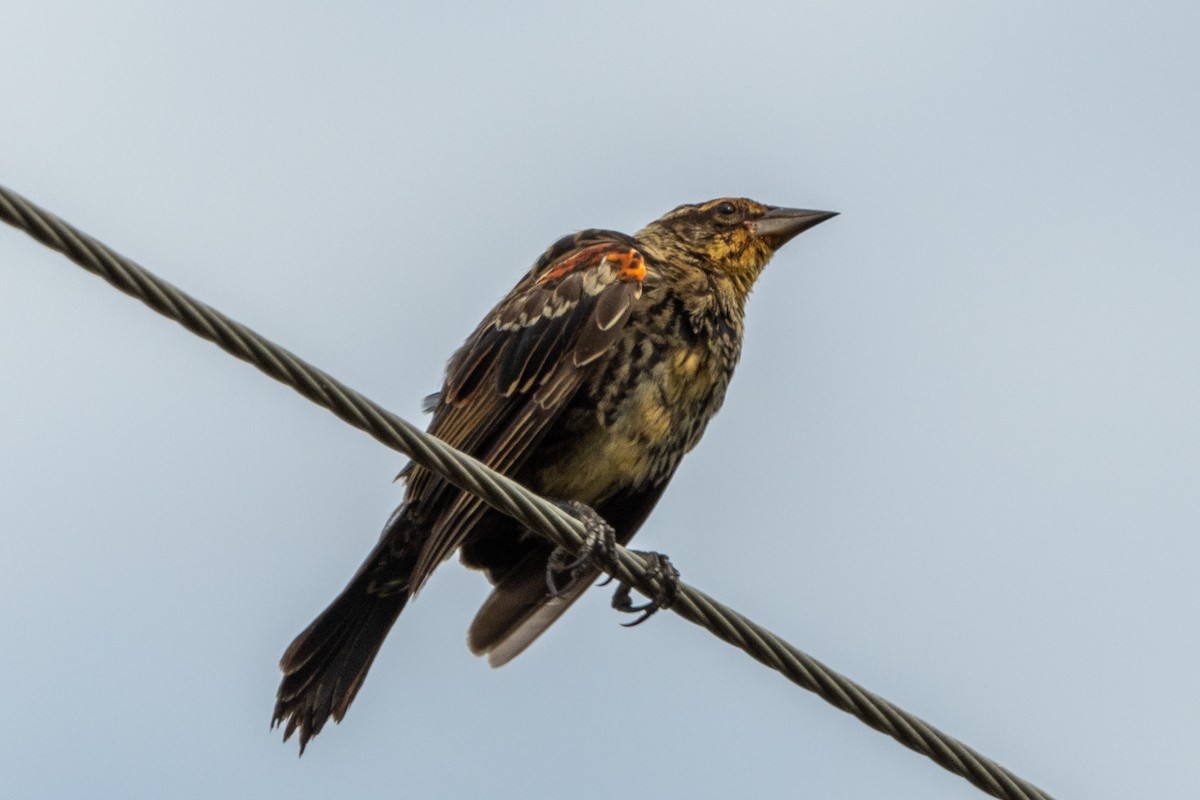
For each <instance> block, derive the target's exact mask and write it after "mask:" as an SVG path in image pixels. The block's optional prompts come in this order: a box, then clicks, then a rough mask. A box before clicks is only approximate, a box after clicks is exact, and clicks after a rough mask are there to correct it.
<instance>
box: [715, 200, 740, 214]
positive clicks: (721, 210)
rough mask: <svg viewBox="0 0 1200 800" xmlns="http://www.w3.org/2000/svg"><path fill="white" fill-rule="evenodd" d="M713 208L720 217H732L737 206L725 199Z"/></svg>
mask: <svg viewBox="0 0 1200 800" xmlns="http://www.w3.org/2000/svg"><path fill="white" fill-rule="evenodd" d="M714 210H715V211H716V212H717V213H718V214H720V215H721V216H722V217H732V216H733V215H734V214H736V213H737V206H735V205H734V204H733V203H730V202H729V201H726V202H724V203H721V204H720V205H719V206H717V207H716V209H714Z"/></svg>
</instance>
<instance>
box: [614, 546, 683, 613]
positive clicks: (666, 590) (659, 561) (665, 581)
mask: <svg viewBox="0 0 1200 800" xmlns="http://www.w3.org/2000/svg"><path fill="white" fill-rule="evenodd" d="M631 552H634V553H637V554H638V555H639V556H641V557H642V558H644V559H646V560H647V561H649V562H650V569H649V571H648V572H647V573H646V575H647V577H650V578H658V579H659V580H660V581H662V589H661V590H660V591H659V592H658V594H656V595H655V596H654V597H652V598H650V599H649V600H647V601H646V602H645V603H642V604H641V605H634V604H633V597H632V596H631V595H630V592H631V591H632V590H633V586H632V585H630V584H628V583H625V582H623V581H622V582H621V583H620V584H619V585H618V586H617V590H616V591H615V592H613V597H612V607H613V608H615V609H616V610H617V611H621V612H623V613H626V614H637V613H641V616H640V617H638V618H637V619H635V620H634V621H633V622H622V623H621V625H622V626H623V627H626V628H632V627H633V626H634V625H641V624H642V623H643V622H645V621H646V620H648V619H650V617H652V616H653V615H654V612H656V611H658V610H659V609H660V608H670V607H671V604H672V603H674V602H675V598H676V597H678V596H679V570H677V569H675V565H674V564H672V563H671V559H669V558H667V557H666V556H665V555H663V554H662V553H655V552H650V551H643V550H633V551H631ZM609 580H611V578H610V579H609ZM607 582H608V581H605V583H607Z"/></svg>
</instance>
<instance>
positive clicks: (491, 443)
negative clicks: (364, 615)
mask: <svg viewBox="0 0 1200 800" xmlns="http://www.w3.org/2000/svg"><path fill="white" fill-rule="evenodd" d="M634 244H635V243H634V241H633V240H632V239H631V238H629V237H627V236H624V235H622V234H615V233H608V232H600V231H585V232H583V233H580V234H576V235H575V236H574V237H569V238H568V239H564V240H562V241H560V242H559V243H558V244H556V245H555V246H554V247H552V248H551V249H550V250H548V251H547V253H546V255H544V256H543V257H542V258H541V259H540V260H539V261H538V263H537V264H535V265H534V268H533V269H532V270H531V271H530V272H529V274H527V275H526V276H525V278H524V279H522V281H521V282H520V283H518V284H517V286H516V287H515V288H514V289H513V291H512V292H510V293H509V295H508V296H507V297H506V298H505V299H504V300H503V301H501V303H500V304H499V305H498V306H497V307H496V308H495V309H494V310H493V312H492V313H491V314H490V315H488V317H487V318H486V319H485V320H484V321H483V323H482V324H480V326H479V328H478V329H476V331H475V333H473V334H472V335H471V337H470V338H469V339H468V340H467V342H466V344H464V345H463V347H462V348H461V349H460V350H459V351H458V352H457V353H455V355H454V357H453V358H452V359H451V360H450V364H449V366H448V367H447V374H446V383H445V385H444V387H443V389H442V391H441V395H440V398H439V399H438V404H437V407H436V409H435V411H434V417H433V420H432V422H431V423H430V426H429V432H430V433H431V434H433V435H434V436H437V437H438V438H439V439H442V440H443V441H445V442H447V443H448V444H451V445H453V446H455V447H457V448H459V449H460V450H464V451H466V452H467V453H470V454H471V455H474V456H475V457H476V458H479V459H480V460H481V461H483V462H484V463H485V464H487V465H488V466H490V467H492V468H493V469H496V470H498V471H500V472H503V473H506V474H511V473H512V472H513V471H515V470H516V469H517V468H518V467H519V466H520V465H521V464H522V463H523V462H524V460H525V458H526V457H527V456H528V454H529V452H530V450H531V449H532V448H533V447H534V446H535V445H536V444H537V443H538V442H539V441H540V440H541V438H542V436H543V435H544V433H545V432H546V430H547V428H548V426H549V425H550V424H551V423H552V422H553V421H554V420H555V419H556V418H557V417H558V415H559V414H560V413H561V411H562V410H563V409H564V408H565V407H566V405H567V403H568V402H569V401H570V399H571V397H572V396H573V395H574V393H575V391H576V390H577V389H578V388H579V386H580V384H581V383H582V382H583V381H584V379H585V378H586V377H587V376H588V375H589V374H590V372H591V371H592V370H593V369H594V368H595V366H596V364H597V362H598V361H599V360H600V357H601V356H602V355H603V354H604V353H605V352H606V351H607V350H608V349H609V348H610V347H611V346H612V345H613V343H614V342H615V341H616V340H617V338H618V337H619V336H620V334H621V330H622V329H623V328H624V326H625V323H626V321H627V320H628V319H629V315H630V312H631V311H632V309H633V305H634V303H635V302H636V301H637V300H638V298H639V297H641V294H642V281H643V280H644V278H645V274H646V268H645V262H644V259H643V257H642V255H641V253H639V252H638V250H637V249H636V247H635V246H634ZM443 491H445V484H444V482H443V481H442V480H441V479H439V478H436V477H435V476H433V475H432V474H431V473H428V472H426V471H424V470H422V469H421V468H416V469H414V470H413V472H412V475H410V476H409V492H408V496H407V501H408V502H409V503H410V505H411V504H418V505H419V504H420V503H421V502H422V500H432V499H433V498H434V497H435V496H438V495H440V494H441V493H442V492H443ZM484 508H485V506H484V505H483V503H482V501H480V500H478V499H476V498H474V497H472V496H471V495H468V494H466V493H461V494H459V495H458V496H457V497H456V498H455V499H454V500H453V501H452V502H451V503H450V505H449V506H448V507H446V508H445V509H444V510H442V511H440V513H439V514H438V515H437V518H436V520H432V521H431V522H432V525H431V528H430V531H429V535H428V538H427V539H426V541H425V542H424V543H423V545H422V546H421V552H420V555H419V557H418V560H417V566H416V568H415V570H414V571H413V575H412V580H411V586H412V587H413V588H414V589H415V588H417V587H419V586H421V584H422V583H424V581H425V579H426V578H427V577H428V576H429V574H430V573H431V572H432V571H433V570H434V568H435V567H437V565H438V564H440V563H441V562H442V561H443V560H445V559H446V558H447V557H448V556H449V555H450V554H451V553H452V552H454V550H455V549H456V548H457V547H458V546H459V545H460V544H462V541H463V538H464V537H465V536H466V535H467V534H468V533H469V532H470V530H471V528H472V526H473V525H474V523H475V521H476V520H477V519H478V517H479V515H480V514H481V513H482V511H483V509H484Z"/></svg>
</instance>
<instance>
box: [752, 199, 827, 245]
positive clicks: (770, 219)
mask: <svg viewBox="0 0 1200 800" xmlns="http://www.w3.org/2000/svg"><path fill="white" fill-rule="evenodd" d="M837 215H838V212H836V211H807V210H805V209H801V208H772V209H771V210H770V211H768V212H767V213H766V214H763V215H762V216H761V217H759V218H758V219H757V220H755V221H754V222H751V223H750V231H751V232H752V233H753V234H754V235H755V236H757V237H758V238H760V239H765V240H766V242H767V244H769V245H770V246H771V248H772V249H773V250H777V249H779V248H780V247H783V246H784V245H785V244H787V243H788V242H789V241H791V240H792V239H793V238H795V237H796V236H798V235H799V234H801V233H803V232H804V231H806V230H808V229H809V228H811V227H813V226H814V225H820V224H821V223H822V222H824V221H825V220H827V219H833V218H834V217H836V216H837Z"/></svg>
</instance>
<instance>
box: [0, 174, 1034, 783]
mask: <svg viewBox="0 0 1200 800" xmlns="http://www.w3.org/2000/svg"><path fill="white" fill-rule="evenodd" d="M0 219H3V220H4V221H5V222H7V223H9V224H10V225H12V226H13V227H16V228H19V229H20V230H23V231H25V232H26V233H28V234H29V235H30V236H32V237H33V238H34V239H36V240H38V241H39V242H41V243H42V244H44V245H46V246H47V247H50V248H53V249H54V250H58V251H59V252H61V253H63V254H64V255H66V256H67V257H68V258H70V259H71V260H72V261H74V262H75V263H76V264H78V265H79V266H81V267H83V268H84V269H86V270H88V271H89V272H93V273H95V274H96V275H99V276H100V277H101V278H104V280H106V281H108V282H109V283H110V284H112V285H113V286H115V287H116V288H118V289H120V290H121V291H123V292H125V293H126V294H129V295H132V296H133V297H136V298H138V299H139V300H141V301H142V302H143V303H145V304H146V305H148V306H150V308H152V309H154V310H155V311H157V312H158V313H160V314H162V315H163V316H166V317H169V318H171V319H173V320H175V321H176V322H178V323H179V324H181V325H183V326H184V327H185V328H187V329H188V330H189V331H191V332H192V333H195V334H196V335H197V336H201V337H203V338H205V339H208V340H209V341H211V342H213V343H215V344H216V345H217V346H219V347H220V348H221V349H223V350H225V351H226V352H227V353H229V354H230V355H233V356H236V357H237V358H240V359H241V360H243V361H246V362H247V363H250V364H252V365H254V366H255V367H257V368H258V369H260V370H261V371H263V372H265V373H266V374H267V375H269V376H271V377H272V378H274V379H275V380H277V381H279V382H280V383H283V384H286V385H287V386H290V387H292V388H293V389H295V390H296V391H297V392H299V393H300V394H302V395H304V396H305V397H307V398H308V399H309V400H311V401H313V402H314V403H316V404H318V405H320V406H323V407H325V408H326V409H328V410H330V411H332V412H333V413H334V414H335V415H336V416H337V417H338V418H340V419H342V420H344V421H345V422H347V423H349V424H350V425H352V426H354V427H356V428H358V429H359V430H362V431H365V432H366V433H368V434H370V435H371V436H373V437H374V438H375V439H377V440H378V441H380V442H382V443H383V444H385V445H387V446H388V447H391V448H392V449H394V450H399V451H400V452H401V453H404V454H405V455H407V456H408V457H409V458H411V459H412V460H413V461H415V462H417V463H418V464H420V465H421V466H423V467H426V468H427V469H430V470H432V471H434V472H436V473H437V474H439V475H441V476H442V477H443V478H445V479H446V480H448V481H450V482H452V483H454V484H455V485H456V486H459V487H461V488H462V489H465V490H466V491H468V492H471V493H472V494H475V495H477V496H479V497H481V498H483V499H484V500H485V501H487V502H488V503H489V504H491V505H492V506H494V507H495V508H497V509H499V510H500V511H502V512H504V513H505V514H509V515H510V516H512V517H514V518H516V519H517V520H519V521H520V522H522V523H523V524H525V525H527V526H528V527H529V528H530V529H531V530H534V531H536V532H537V533H539V534H541V535H542V536H544V537H546V538H547V539H549V540H550V541H552V542H553V543H554V544H556V545H559V546H563V547H566V548H568V549H569V550H571V551H572V552H577V551H578V550H579V548H580V546H581V545H582V543H583V534H584V529H583V525H582V523H580V522H579V521H578V520H576V519H574V518H573V517H571V516H569V515H567V514H566V513H565V512H564V511H562V510H561V509H559V508H558V507H557V506H555V505H553V504H551V503H549V502H547V501H546V500H544V499H542V498H541V497H538V496H537V495H535V494H533V493H531V492H530V491H528V490H527V489H525V488H524V487H522V486H520V485H519V484H517V483H515V482H514V481H512V480H510V479H508V478H506V477H505V476H503V475H501V474H499V473H497V472H494V471H493V470H491V469H489V468H488V467H486V466H484V465H483V464H481V463H480V462H479V461H477V460H475V459H474V458H472V457H470V456H468V455H466V454H464V453H460V452H458V451H457V450H454V449H453V448H451V447H449V446H448V445H446V444H444V443H442V442H441V441H439V440H437V439H435V438H433V437H431V436H429V435H427V434H426V433H424V432H423V431H421V430H419V429H417V428H414V427H413V426H412V425H410V424H409V423H407V422H405V421H404V420H402V419H400V418H399V417H397V416H395V415H393V414H391V413H390V412H388V411H386V410H385V409H383V408H381V407H380V406H378V405H376V404H375V403H373V402H371V401H370V400H368V399H367V398H365V397H363V396H362V395H361V394H359V393H358V392H356V391H354V390H353V389H350V388H349V387H347V386H344V385H342V384H341V383H339V382H338V381H336V380H334V379H333V378H332V377H330V376H329V375H327V374H325V373H324V372H322V371H321V370H319V369H317V368H316V367H313V366H312V365H310V364H308V363H306V362H305V361H304V360H302V359H300V358H298V357H297V356H295V355H293V354H292V353H289V352H288V351H287V350H284V349H283V348H281V347H279V346H278V345H275V344H273V343H272V342H270V341H268V340H266V339H264V338H263V337H262V336H260V335H258V334H257V333H255V332H254V331H252V330H250V329H249V328H247V327H246V326H244V325H242V324H240V323H238V322H235V321H234V320H232V319H230V318H229V317H226V316H225V315H224V314H222V313H220V312H219V311H217V310H215V309H213V308H210V307H209V306H207V305H205V304H204V303H201V302H199V301H198V300H195V299H194V298H192V297H189V296H188V295H187V294H185V293H184V292H182V291H180V290H179V289H177V288H176V287H174V286H172V285H171V284H169V283H167V282H166V281H164V280H162V279H160V278H158V277H156V276H155V275H153V274H151V273H150V272H148V271H147V270H145V269H144V268H143V267H140V266H138V265H137V264H135V263H134V262H132V261H130V260H129V259H126V258H124V257H123V256H121V255H119V254H118V253H115V252H113V251H112V250H110V249H109V248H108V247H106V246H105V245H103V244H101V243H100V242H98V241H96V240H95V239H93V238H91V237H90V236H88V235H87V234H85V233H82V232H81V231H79V230H76V229H75V228H74V227H72V226H71V225H68V224H67V223H66V222H63V221H62V220H61V219H59V218H58V217H56V216H54V215H53V214H50V213H49V212H47V211H44V210H43V209H41V208H38V207H37V206H36V205H34V204H33V203H31V202H29V201H28V200H26V199H25V198H23V197H21V196H20V195H19V194H17V193H15V192H13V191H11V190H9V189H7V188H5V187H4V186H0ZM611 574H612V575H613V577H615V578H616V579H617V580H619V581H624V582H626V583H629V584H631V585H633V586H634V587H636V588H637V589H638V591H640V592H642V593H644V594H646V595H647V596H648V597H653V596H655V595H656V594H657V593H658V592H659V591H660V590H661V588H662V586H661V584H660V582H659V581H658V579H657V578H655V577H654V576H653V575H650V574H648V565H647V564H645V563H643V560H642V559H641V557H640V556H638V555H636V554H634V553H631V552H629V551H628V550H626V549H625V548H623V547H618V552H617V564H616V566H615V568H614V569H613V570H612V571H611ZM671 610H672V611H674V612H675V613H676V614H678V615H679V616H681V617H683V618H684V619H686V620H688V621H689V622H693V623H695V624H697V625H700V626H702V627H704V628H707V629H708V630H709V631H710V632H712V633H713V634H714V635H715V636H717V638H719V639H722V640H724V641H726V642H728V643H729V644H732V645H733V646H734V647H738V648H740V649H741V650H744V651H745V652H746V653H748V654H749V655H750V656H751V657H753V658H754V659H755V660H757V661H760V662H761V663H763V664H765V665H767V666H768V667H770V668H771V669H774V670H776V671H778V672H780V673H782V674H783V675H785V676H786V677H787V678H788V679H789V680H791V681H792V682H793V683H796V684H798V685H799V686H802V687H803V688H805V689H808V690H809V691H811V692H815V693H816V694H817V695H818V696H820V697H821V698H822V699H824V700H825V701H826V702H828V703H830V704H832V705H834V706H836V707H837V708H840V709H841V710H843V711H845V712H847V713H849V714H853V715H854V716H855V717H857V718H858V719H860V720H862V721H863V722H865V723H866V724H867V725H870V726H871V727H872V728H875V729H876V730H878V731H882V732H883V733H886V734H887V735H889V736H891V737H892V738H894V739H895V740H896V741H898V742H900V743H901V744H903V745H904V746H905V747H908V748H910V749H912V750H915V751H916V752H918V753H921V754H922V755H925V756H928V757H929V758H931V759H932V760H933V761H934V762H935V763H937V764H938V765H940V766H942V767H944V768H945V769H947V770H950V771H951V772H953V773H955V774H957V775H960V776H961V777H963V778H966V779H967V780H968V781H970V782H971V783H972V784H974V785H975V786H977V787H978V788H980V789H982V790H983V791H984V792H987V793H988V794H990V795H992V796H993V797H1000V798H1011V799H1012V800H1052V798H1051V797H1050V795H1048V794H1046V793H1045V792H1043V791H1042V790H1040V789H1038V788H1037V787H1036V786H1034V785H1033V784H1031V783H1029V782H1028V781H1025V780H1022V779H1021V778H1019V777H1017V776H1016V775H1014V774H1013V773H1011V772H1009V771H1008V770H1007V769H1005V768H1004V767H1002V766H1000V765H999V764H997V763H996V762H994V761H992V760H990V759H988V758H985V757H984V756H982V755H980V754H979V753H977V752H975V751H974V750H972V749H971V748H970V747H967V746H966V745H965V744H963V743H962V742H959V741H958V740H956V739H954V738H953V737H951V736H948V735H946V734H945V733H942V732H941V731H939V730H938V729H937V728H935V727H933V726H932V725H930V724H928V723H927V722H924V721H923V720H921V719H919V718H917V717H915V716H913V715H912V714H909V713H908V712H906V711H904V710H902V709H900V708H897V707H896V706H895V705H893V704H891V703H889V702H888V701H887V700H884V699H883V698H881V697H878V696H877V695H875V694H872V693H871V692H869V691H867V690H866V689H864V688H863V687H861V686H859V685H858V684H857V683H855V682H854V681H852V680H850V679H849V678H847V677H845V676H843V675H840V674H838V673H837V672H834V671H833V670H831V669H830V668H829V667H827V666H825V665H824V664H822V663H821V662H820V661H817V660H816V659H815V658H813V657H812V656H809V655H807V654H806V653H803V652H801V651H800V650H798V649H797V648H795V647H793V646H792V645H790V644H788V643H787V642H785V641H784V640H783V639H781V638H779V637H778V636H776V635H775V634H773V633H771V632H770V631H768V630H766V629H765V628H763V627H761V626H760V625H757V624H755V623H754V622H751V621H750V620H748V619H746V618H745V617H743V616H742V615H741V614H739V613H737V612H736V611H733V610H732V609H730V608H728V607H726V606H724V605H722V604H721V603H719V602H717V601H716V600H714V599H713V598H711V597H709V596H708V595H706V594H705V593H704V592H701V591H700V590H698V589H695V588H693V587H691V586H688V585H686V584H684V583H680V585H679V593H678V596H677V598H676V600H675V602H674V604H673V605H672V606H671Z"/></svg>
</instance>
